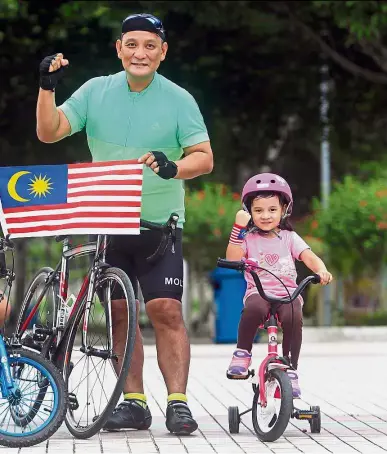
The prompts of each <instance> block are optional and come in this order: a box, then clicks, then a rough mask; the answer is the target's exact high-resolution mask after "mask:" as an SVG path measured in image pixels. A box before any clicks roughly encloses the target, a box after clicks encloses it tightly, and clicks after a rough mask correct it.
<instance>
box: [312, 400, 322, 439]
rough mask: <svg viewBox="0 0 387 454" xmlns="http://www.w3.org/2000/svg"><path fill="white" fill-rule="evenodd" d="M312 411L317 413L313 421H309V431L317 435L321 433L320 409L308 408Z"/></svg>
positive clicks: (316, 407)
mask: <svg viewBox="0 0 387 454" xmlns="http://www.w3.org/2000/svg"><path fill="white" fill-rule="evenodd" d="M310 409H311V410H312V411H315V412H317V413H318V415H317V416H315V417H314V418H313V419H310V420H309V424H310V431H311V432H312V434H319V433H320V432H321V413H320V407H318V406H315V407H310Z"/></svg>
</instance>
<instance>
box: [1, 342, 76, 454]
mask: <svg viewBox="0 0 387 454" xmlns="http://www.w3.org/2000/svg"><path fill="white" fill-rule="evenodd" d="M8 361H9V365H10V370H11V378H12V380H13V383H14V386H15V392H14V393H11V395H10V396H9V398H6V397H1V398H0V445H3V446H8V447H10V448H21V447H27V446H33V445H36V444H38V443H41V442H43V441H45V440H47V439H48V438H49V437H51V436H52V435H53V434H54V433H55V432H56V431H57V430H58V428H59V427H60V426H61V424H62V422H63V420H64V417H65V414H66V409H67V403H68V401H67V392H66V388H65V383H64V381H63V377H62V375H61V374H60V372H59V371H58V370H57V369H56V367H55V366H54V365H53V364H52V363H51V362H49V361H48V360H46V359H45V358H42V357H41V356H39V355H38V354H37V353H34V352H32V351H29V350H24V349H18V350H10V351H9V352H8ZM43 388H44V393H42V389H43ZM37 401H39V405H37Z"/></svg>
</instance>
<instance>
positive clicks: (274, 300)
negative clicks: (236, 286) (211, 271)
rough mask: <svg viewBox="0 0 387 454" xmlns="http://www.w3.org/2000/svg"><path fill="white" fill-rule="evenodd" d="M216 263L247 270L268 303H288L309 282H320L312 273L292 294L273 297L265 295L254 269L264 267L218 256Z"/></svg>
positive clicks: (234, 268)
mask: <svg viewBox="0 0 387 454" xmlns="http://www.w3.org/2000/svg"><path fill="white" fill-rule="evenodd" d="M217 265H218V266H219V268H228V269H231V270H237V271H247V272H249V273H250V274H251V275H252V276H253V279H254V282H255V285H256V286H257V290H258V293H259V294H260V295H261V297H262V298H263V299H264V300H266V301H268V302H269V303H280V304H289V303H292V302H293V301H294V300H295V299H296V298H297V297H298V296H299V295H300V293H301V292H302V291H303V290H305V288H306V287H307V286H308V285H309V284H319V283H320V280H321V278H320V276H319V275H318V274H313V275H311V276H307V277H306V278H305V279H303V280H302V281H301V282H300V284H299V285H298V287H297V288H296V289H295V290H294V292H293V294H292V296H291V297H290V298H289V297H284V298H274V297H272V296H268V295H266V293H265V291H264V290H263V287H262V284H261V281H260V280H259V277H258V275H257V273H256V272H255V270H263V271H266V270H265V269H264V268H261V267H260V266H258V265H257V264H255V263H254V262H252V261H249V260H247V261H243V260H242V261H231V260H225V259H220V258H218V260H217Z"/></svg>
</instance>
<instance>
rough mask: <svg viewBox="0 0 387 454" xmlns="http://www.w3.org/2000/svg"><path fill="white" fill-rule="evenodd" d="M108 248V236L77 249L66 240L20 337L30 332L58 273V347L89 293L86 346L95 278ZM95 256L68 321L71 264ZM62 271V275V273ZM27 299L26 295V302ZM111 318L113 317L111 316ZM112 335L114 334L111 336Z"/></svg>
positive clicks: (85, 325)
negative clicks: (30, 327)
mask: <svg viewBox="0 0 387 454" xmlns="http://www.w3.org/2000/svg"><path fill="white" fill-rule="evenodd" d="M106 245H107V236H106V235H98V237H97V241H96V242H93V243H87V244H83V245H79V246H75V247H71V244H70V241H69V239H68V238H67V237H66V238H65V239H64V241H63V248H62V258H61V261H60V262H59V263H58V265H57V267H56V268H55V270H54V272H53V273H52V274H51V275H50V276H49V278H48V280H47V282H46V284H45V287H44V289H43V291H42V292H41V294H40V295H39V298H38V300H37V302H36V304H35V306H34V308H33V310H32V311H31V312H30V314H29V315H28V317H27V318H26V320H25V321H24V323H23V324H22V326H21V328H20V330H19V332H20V334H23V333H24V332H25V330H26V329H27V327H28V325H29V323H30V322H31V320H32V318H33V317H34V315H35V314H36V312H37V310H38V308H39V306H40V303H41V302H42V301H43V298H44V296H45V294H46V291H47V289H48V288H49V286H50V284H51V283H52V282H53V280H55V279H57V277H58V273H59V294H58V295H56V298H57V300H55V304H57V303H58V300H59V310H58V311H57V317H56V323H55V328H56V332H55V335H56V344H57V346H58V345H59V344H60V341H61V339H62V334H63V332H64V331H65V329H66V327H67V325H68V323H67V322H68V320H69V319H70V318H71V317H72V315H73V314H75V311H76V310H77V308H78V306H79V304H80V303H81V301H83V300H84V298H85V295H86V292H87V296H86V309H85V315H86V316H85V317H84V324H83V329H82V345H83V346H84V345H86V334H87V320H88V316H89V312H90V307H91V302H92V301H91V298H92V294H93V291H94V283H95V277H96V273H97V269H98V258H99V257H100V256H101V258H102V262H104V261H105V256H106ZM92 253H94V254H95V255H94V260H93V264H92V266H91V268H90V270H89V272H88V274H87V275H86V276H85V278H84V280H83V282H82V285H81V289H80V290H79V293H78V296H77V298H76V300H75V302H74V304H73V305H72V307H71V312H70V314H69V316H68V318H67V320H66V312H67V311H66V309H67V307H68V299H67V298H68V287H69V266H68V262H69V261H70V260H71V259H73V258H74V257H79V256H82V255H90V254H92ZM59 269H60V271H59ZM27 296H28V295H26V298H27ZM109 310H111V308H109ZM109 315H110V317H111V314H109ZM110 334H111V333H110Z"/></svg>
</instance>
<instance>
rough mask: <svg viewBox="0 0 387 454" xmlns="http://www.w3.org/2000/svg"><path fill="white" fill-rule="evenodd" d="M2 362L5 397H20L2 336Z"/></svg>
mask: <svg viewBox="0 0 387 454" xmlns="http://www.w3.org/2000/svg"><path fill="white" fill-rule="evenodd" d="M0 358H1V359H0V360H1V380H0V388H1V394H2V396H3V397H5V398H7V399H9V398H10V397H11V396H12V397H14V398H17V397H18V393H19V388H18V387H17V386H15V382H14V380H13V379H12V374H11V367H10V365H9V360H8V354H7V350H6V348H5V343H4V340H3V337H2V336H0Z"/></svg>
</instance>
